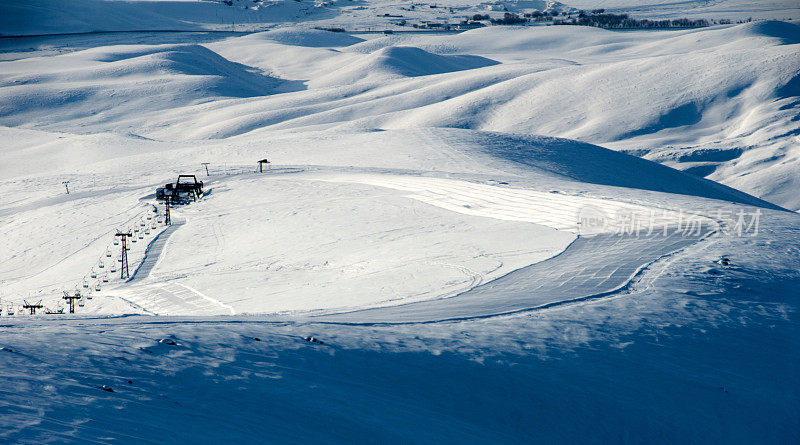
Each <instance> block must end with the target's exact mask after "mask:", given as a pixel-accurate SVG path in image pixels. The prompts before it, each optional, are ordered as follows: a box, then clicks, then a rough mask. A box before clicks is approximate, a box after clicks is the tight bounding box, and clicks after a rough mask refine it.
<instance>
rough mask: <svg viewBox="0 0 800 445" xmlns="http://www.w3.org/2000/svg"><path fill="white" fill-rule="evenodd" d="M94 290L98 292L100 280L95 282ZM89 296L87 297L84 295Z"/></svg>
mask: <svg viewBox="0 0 800 445" xmlns="http://www.w3.org/2000/svg"><path fill="white" fill-rule="evenodd" d="M94 290H95V292H100V282H99V281H98V282H97V284H95V285H94ZM86 298H89V297H86Z"/></svg>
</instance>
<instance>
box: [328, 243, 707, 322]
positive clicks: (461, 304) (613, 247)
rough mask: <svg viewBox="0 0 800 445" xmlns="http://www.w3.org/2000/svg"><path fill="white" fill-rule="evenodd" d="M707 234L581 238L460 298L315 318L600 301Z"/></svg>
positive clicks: (486, 313) (469, 315)
mask: <svg viewBox="0 0 800 445" xmlns="http://www.w3.org/2000/svg"><path fill="white" fill-rule="evenodd" d="M701 232H702V234H699V233H692V234H684V233H682V232H678V231H673V232H670V233H669V234H668V235H666V236H665V235H664V234H663V233H661V232H658V233H652V234H648V235H639V236H632V235H627V236H620V235H615V234H603V235H596V236H591V237H580V238H578V239H576V240H575V241H574V242H573V243H572V244H571V245H570V246H569V247H568V248H567V249H566V250H565V251H564V252H562V253H561V254H560V255H557V256H555V257H553V258H550V259H548V260H545V261H542V262H540V263H536V264H532V265H530V266H527V267H523V268H521V269H517V270H515V271H513V272H511V273H509V274H507V275H504V276H502V277H500V278H498V279H496V280H493V281H490V282H488V283H486V284H483V285H481V286H478V287H476V288H473V289H471V290H469V291H466V292H463V293H461V294H458V295H456V296H454V297H450V298H442V299H436V300H429V301H422V302H417V303H410V304H405V305H398V306H391V307H382V308H373V309H364V310H359V311H352V312H346V313H339V314H327V315H320V316H316V317H314V318H315V319H319V320H324V321H326V322H327V321H330V322H342V323H430V322H439V321H455V320H464V319H474V318H486V317H491V316H496V315H505V314H510V313H516V312H522V311H527V310H532V309H540V308H542V309H543V308H547V307H553V306H557V305H560V304H564V303H571V302H576V301H582V300H589V299H593V298H599V297H602V296H605V295H609V294H612V293H614V292H616V291H618V290H620V289H622V288H624V287H625V286H626V285H627V284H628V283H630V281H631V280H632V279H633V278H634V277H635V276H636V275H637V274H638V273H639V272H641V271H642V270H643V269H644V268H646V267H647V266H648V265H649V264H651V263H653V262H654V261H656V260H658V259H659V258H662V257H664V256H666V255H669V254H671V253H674V252H675V251H678V250H681V249H683V248H685V247H687V246H690V245H692V244H694V243H696V242H698V241H700V240H701V239H702V238H703V237H704V236H705V234H706V233H707V232H704V231H701Z"/></svg>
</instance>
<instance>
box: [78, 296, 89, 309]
mask: <svg viewBox="0 0 800 445" xmlns="http://www.w3.org/2000/svg"><path fill="white" fill-rule="evenodd" d="M86 298H92V297H91V296H90V295H87V296H86ZM84 306H86V303H84V302H83V300H82V299H81V300H78V307H84Z"/></svg>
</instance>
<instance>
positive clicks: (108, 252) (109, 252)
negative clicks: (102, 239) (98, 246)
mask: <svg viewBox="0 0 800 445" xmlns="http://www.w3.org/2000/svg"><path fill="white" fill-rule="evenodd" d="M106 258H111V251H110V250H108V249H106Z"/></svg>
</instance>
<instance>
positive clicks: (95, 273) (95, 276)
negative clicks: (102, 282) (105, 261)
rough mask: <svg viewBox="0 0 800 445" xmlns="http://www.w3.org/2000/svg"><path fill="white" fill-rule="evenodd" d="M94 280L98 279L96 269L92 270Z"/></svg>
mask: <svg viewBox="0 0 800 445" xmlns="http://www.w3.org/2000/svg"><path fill="white" fill-rule="evenodd" d="M92 278H97V272H95V271H94V269H92Z"/></svg>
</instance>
